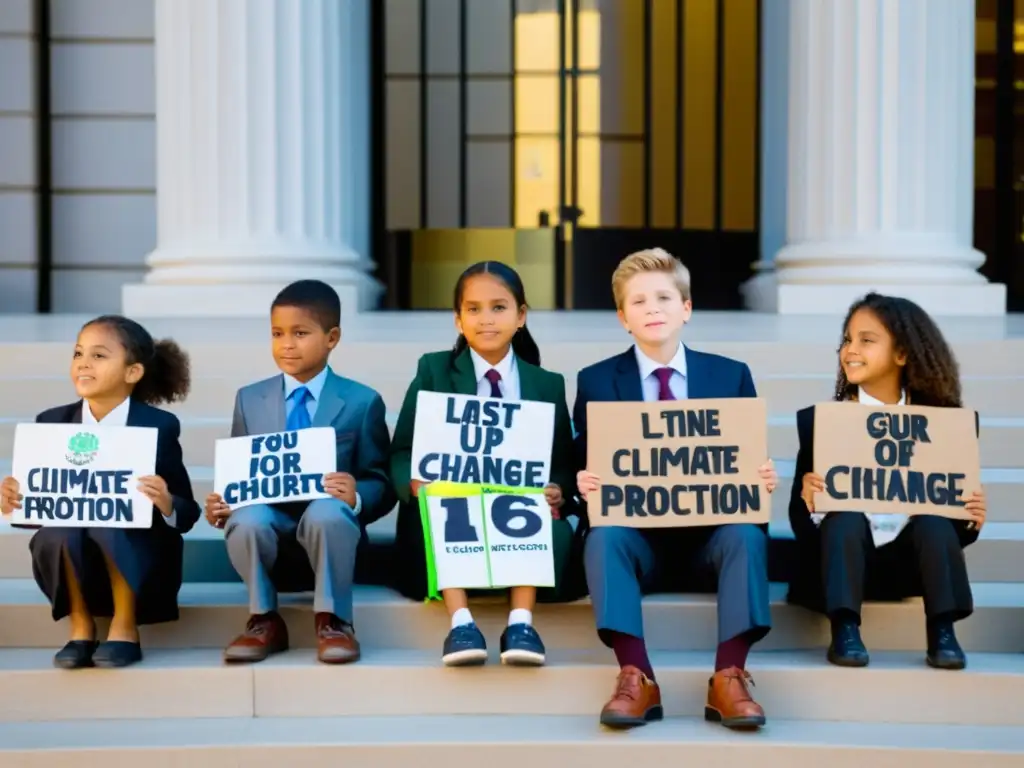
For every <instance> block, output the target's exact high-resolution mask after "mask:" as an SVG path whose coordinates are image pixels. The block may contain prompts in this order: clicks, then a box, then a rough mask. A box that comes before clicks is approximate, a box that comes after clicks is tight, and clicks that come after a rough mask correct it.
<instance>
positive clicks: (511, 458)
mask: <svg viewBox="0 0 1024 768" xmlns="http://www.w3.org/2000/svg"><path fill="white" fill-rule="evenodd" d="M554 434H555V406H554V404H552V403H539V402H534V401H530V400H502V399H500V398H490V397H476V396H474V395H448V394H442V393H439V392H420V393H419V395H418V398H417V401H416V424H415V427H414V431H413V441H412V477H413V479H414V480H424V481H426V482H436V481H438V480H442V481H447V482H453V483H468V484H471V485H472V484H479V483H487V484H493V485H503V486H510V487H514V488H543V487H544V486H545V485H547V482H548V479H549V477H550V476H551V444H552V442H553V440H554Z"/></svg>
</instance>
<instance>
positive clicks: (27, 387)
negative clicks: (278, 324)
mask: <svg viewBox="0 0 1024 768" xmlns="http://www.w3.org/2000/svg"><path fill="white" fill-rule="evenodd" d="M414 366H415V361H413V362H412V366H407V367H408V368H409V370H407V371H405V370H403V371H399V370H395V369H391V370H389V371H388V372H387V373H377V374H367V373H362V374H360V373H358V372H357V373H354V374H349V375H352V376H353V377H354V378H355V379H356V380H358V381H360V382H361V383H363V384H366V385H367V386H369V387H372V388H373V389H375V390H377V392H379V393H380V395H381V397H382V398H383V399H384V403H385V405H386V406H387V408H388V410H389V411H392V412H394V413H395V414H397V413H398V411H399V410H400V409H401V407H402V401H403V399H404V398H405V393H406V390H407V389H408V387H409V382H410V381H412V378H413V375H414V374H415V367H414ZM396 368H397V366H396ZM552 370H556V371H558V372H560V373H563V374H564V375H565V378H566V397H567V399H568V404H569V407H570V408H572V405H573V402H574V400H575V397H576V371H577V370H578V369H576V368H567V367H566V368H563V367H562V366H561V365H559V366H554V367H552ZM337 372H338V373H344V369H343V368H342V369H339V370H337ZM273 373H274V372H273V371H268V372H267V375H273ZM253 380H254V379H253V377H251V376H247V375H237V374H234V375H231V376H216V377H214V376H207V377H203V378H199V379H196V381H195V382H194V383H193V386H192V391H191V393H190V394H189V396H188V399H187V400H186V401H185V402H183V403H176V404H174V405H172V406H171V407H170V408H169V410H171V411H174V412H175V413H177V414H178V415H179V416H181V417H187V416H196V417H202V418H217V419H230V418H231V413H232V409H233V408H234V402H235V393H236V392H237V391H238V388H239V387H241V386H244V385H246V384H249V383H251V382H252V381H253ZM2 381H3V384H4V390H5V397H9V398H10V400H9V401H8V404H7V405H6V406H5V411H6V413H5V414H4V415H5V416H7V417H12V416H13V417H21V418H29V417H34V416H35V414H37V413H39V412H40V411H44V410H46V409H47V408H50V407H52V406H54V405H59V404H61V403H68V402H73V401H74V400H76V399H77V397H76V395H75V392H74V388H73V387H72V386H71V383H70V381H69V380H68V376H67V374H66V373H62V374H61V375H59V376H38V375H36V376H19V377H10V376H8V377H5V378H4V379H3V380H2ZM754 383H755V385H756V387H757V392H758V394H759V395H760V396H761V397H762V398H764V399H765V400H766V401H767V406H768V412H769V413H771V414H773V415H775V414H778V415H789V416H790V417H791V414H793V413H795V412H796V411H797V410H799V409H801V408H804V407H806V406H809V405H814V404H815V403H819V402H824V401H828V400H831V399H832V392H833V387H834V385H835V374H834V373H826V374H815V375H811V374H808V375H802V376H796V375H792V374H780V375H761V376H756V377H755V380H754ZM1022 391H1024V377H1022V376H975V377H964V380H963V398H964V404H965V405H966V406H968V407H971V408H974V409H975V410H977V411H978V413H979V414H980V415H981V416H998V417H1009V416H1013V417H1022V416H1024V397H1021V396H1020V393H1021V392H1022ZM8 392H9V393H10V394H9V395H8V394H7V393H8ZM229 423H230V422H229Z"/></svg>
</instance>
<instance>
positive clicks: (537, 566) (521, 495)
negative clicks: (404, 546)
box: [419, 481, 555, 599]
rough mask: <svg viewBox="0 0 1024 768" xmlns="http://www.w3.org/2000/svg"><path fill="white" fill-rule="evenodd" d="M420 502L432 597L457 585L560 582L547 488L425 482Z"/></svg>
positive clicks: (429, 596)
mask: <svg viewBox="0 0 1024 768" xmlns="http://www.w3.org/2000/svg"><path fill="white" fill-rule="evenodd" d="M419 504H420V519H421V520H422V522H423V539H424V546H425V547H426V553H427V596H428V598H431V599H437V598H438V597H439V596H440V592H441V590H444V589H449V588H453V587H457V588H462V589H489V588H499V587H519V586H536V587H551V586H554V584H555V561H554V545H553V543H552V525H551V509H550V508H549V507H548V504H547V502H546V501H545V500H544V493H543V491H536V490H531V489H523V488H511V487H502V486H488V485H480V484H461V483H451V482H443V481H442V482H437V483H430V484H429V485H424V486H422V487H421V488H420V493H419Z"/></svg>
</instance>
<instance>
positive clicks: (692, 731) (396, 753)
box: [0, 688, 1024, 768]
mask: <svg viewBox="0 0 1024 768" xmlns="http://www.w3.org/2000/svg"><path fill="white" fill-rule="evenodd" d="M608 691H610V688H608ZM605 694H606V695H607V691H606V692H605ZM694 695H695V696H697V695H699V691H695V692H694ZM601 701H603V699H602V700H601ZM595 706H600V702H598V703H597V704H596V705H595ZM592 708H593V707H592ZM769 718H770V719H769V724H768V726H767V727H766V728H765V729H764V730H763V731H762V732H760V733H758V734H756V735H754V734H749V733H729V732H727V731H725V730H724V729H722V728H720V727H718V726H714V725H711V724H708V723H705V722H704V721H703V720H702V719H699V718H697V717H670V718H669V719H667V720H666V721H665V722H663V723H659V724H655V725H652V726H648V727H646V728H640V729H638V730H635V731H632V732H630V733H629V734H628V735H626V734H617V733H608V732H607V731H604V730H603V729H601V728H600V726H599V725H598V724H597V718H596V716H595V715H594V714H593V713H590V714H587V715H555V716H552V715H544V714H531V715H516V716H509V715H497V716H496V715H476V714H474V715H457V716H400V717H394V716H382V717H351V716H347V717H325V716H317V717H309V718H259V719H257V718H253V717H249V716H242V717H224V718H201V717H198V716H196V715H195V714H193V713H189V714H188V715H186V716H185V718H184V719H178V718H167V719H161V720H149V721H142V722H140V721H137V720H126V721H119V720H105V721H104V720H88V721H77V722H33V723H8V724H3V723H0V762H3V763H4V764H6V765H14V766H18V768H44V766H45V768H81V766H83V765H97V766H100V765H102V766H116V767H117V768H120V766H129V765H137V764H138V763H139V761H140V760H144V761H145V764H146V765H147V766H148V768H172V767H174V768H177V766H182V765H185V764H186V762H187V763H188V764H189V765H192V766H196V768H223V766H226V765H245V766H248V767H249V768H276V767H277V766H279V765H282V764H285V765H288V766H289V768H320V766H323V765H350V766H359V768H407V767H408V766H411V765H420V766H440V765H458V764H459V763H460V762H462V761H465V760H466V759H467V752H470V751H472V754H473V758H474V761H475V762H476V761H479V762H480V763H482V764H485V765H487V766H488V768H521V766H523V765H529V766H531V768H565V767H566V766H581V765H586V766H589V767H590V768H613V767H616V768H617V767H618V766H623V765H627V764H630V763H635V762H641V763H643V764H646V765H657V766H668V765H676V764H678V763H679V761H680V756H681V755H685V758H686V763H687V764H693V765H700V766H703V768H734V766H737V765H743V764H744V763H746V762H747V761H749V760H750V758H751V750H752V749H756V750H757V758H756V763H757V765H758V766H760V767H761V768H820V766H821V765H823V764H827V765H828V766H829V768H863V766H865V765H868V764H870V765H872V766H875V767H876V768H918V766H921V767H922V768H923V767H924V766H928V768H1011V767H1012V768H1017V766H1020V765H1021V762H1022V760H1024V729H1021V728H1019V727H1016V726H1002V727H1000V726H992V725H948V724H924V725H912V724H896V723H859V722H847V723H842V722H831V721H827V720H820V719H817V718H816V719H813V720H785V719H781V718H776V717H772V715H771V714H769Z"/></svg>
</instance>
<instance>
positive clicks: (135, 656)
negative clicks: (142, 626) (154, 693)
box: [92, 640, 142, 669]
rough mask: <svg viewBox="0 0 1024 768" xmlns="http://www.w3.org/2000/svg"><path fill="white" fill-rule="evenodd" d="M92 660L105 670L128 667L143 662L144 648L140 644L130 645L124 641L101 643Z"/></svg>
mask: <svg viewBox="0 0 1024 768" xmlns="http://www.w3.org/2000/svg"><path fill="white" fill-rule="evenodd" d="M92 660H93V663H94V664H95V665H96V666H97V667H103V668H104V669H113V668H115V667H127V666H129V665H131V664H135V663H136V662H139V661H142V646H141V645H140V644H139V643H129V642H126V641H124V640H108V641H107V642H105V643H100V645H99V647H98V648H97V649H96V653H94V654H93V657H92Z"/></svg>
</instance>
